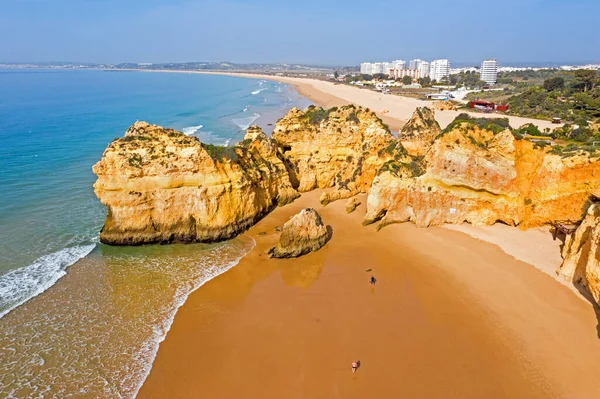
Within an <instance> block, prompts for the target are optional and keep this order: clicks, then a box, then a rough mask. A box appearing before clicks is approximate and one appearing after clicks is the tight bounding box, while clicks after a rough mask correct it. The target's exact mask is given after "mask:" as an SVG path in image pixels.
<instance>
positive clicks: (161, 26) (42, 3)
mask: <svg viewBox="0 0 600 399" xmlns="http://www.w3.org/2000/svg"><path fill="white" fill-rule="evenodd" d="M599 15H600V0H489V1H487V2H486V1H485V0H427V1H415V0H410V1H405V0H395V1H387V0H367V1H364V0H345V1H339V0H330V1H327V0H295V1H289V0H254V1H249V0H215V1H206V0H170V1H167V0H0V62H52V61H55V62H58V61H73V62H75V61H76V62H90V63H120V62H153V63H160V62H188V61H229V62H234V63H303V64H314V65H336V66H337V65H358V64H359V63H360V62H363V61H372V62H374V61H386V60H390V61H391V60H396V59H405V60H407V59H413V58H421V59H425V60H430V59H437V58H448V59H450V61H451V62H456V63H468V62H473V63H477V62H480V61H481V60H482V59H485V58H496V59H498V60H499V62H500V64H502V63H503V62H505V63H518V62H575V61H581V62H600V33H599V31H598V26H597V25H598V16H599Z"/></svg>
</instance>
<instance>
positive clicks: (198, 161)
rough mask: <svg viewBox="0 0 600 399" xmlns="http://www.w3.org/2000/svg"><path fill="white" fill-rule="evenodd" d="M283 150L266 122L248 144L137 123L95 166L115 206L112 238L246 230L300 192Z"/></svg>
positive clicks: (201, 236)
mask: <svg viewBox="0 0 600 399" xmlns="http://www.w3.org/2000/svg"><path fill="white" fill-rule="evenodd" d="M282 159H283V157H282V154H281V151H280V150H279V149H278V147H277V146H276V144H275V143H274V142H273V141H272V140H271V139H269V138H268V137H267V136H266V135H265V134H264V133H262V131H260V129H259V128H251V129H249V131H248V134H247V135H246V138H245V140H244V142H243V143H242V145H240V146H237V147H217V146H213V145H205V144H202V143H200V142H199V141H198V140H197V139H196V138H194V137H188V136H186V135H184V134H183V133H180V132H178V131H175V130H172V129H165V128H162V127H160V126H155V125H150V124H148V123H145V122H136V123H135V124H134V125H132V126H131V127H130V128H129V129H128V130H127V132H126V133H125V136H124V137H122V138H119V139H116V140H114V141H113V142H112V143H111V144H110V145H109V146H108V148H107V149H106V150H105V151H104V154H103V157H102V159H101V160H100V161H99V162H98V163H97V164H96V165H94V167H93V171H94V173H95V174H96V175H97V176H98V180H97V181H96V183H95V184H94V191H95V193H96V195H97V196H98V198H99V199H100V201H101V202H102V203H103V204H104V205H106V207H107V208H108V215H107V217H106V221H105V223H104V227H103V228H102V232H101V234H100V240H101V241H102V242H104V243H108V244H116V245H137V244H146V243H171V242H211V241H218V240H224V239H228V238H231V237H234V236H235V235H237V234H239V233H240V232H242V231H244V230H245V229H247V228H248V227H250V226H252V225H253V224H254V223H255V222H256V221H257V220H258V219H260V218H261V217H262V216H264V215H265V214H266V213H268V212H269V211H270V210H272V209H273V208H274V207H275V206H277V205H283V204H286V203H289V202H291V201H293V200H294V198H296V197H297V196H298V193H297V191H296V190H295V189H294V188H293V186H292V183H291V182H290V179H289V174H288V169H287V167H286V165H285V164H284V162H283V161H282Z"/></svg>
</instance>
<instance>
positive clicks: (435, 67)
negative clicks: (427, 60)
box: [429, 60, 450, 82]
mask: <svg viewBox="0 0 600 399" xmlns="http://www.w3.org/2000/svg"><path fill="white" fill-rule="evenodd" d="M449 76H450V61H448V60H435V61H431V65H430V67H429V77H430V78H431V80H435V81H436V82H441V81H442V80H443V79H444V78H448V77H449Z"/></svg>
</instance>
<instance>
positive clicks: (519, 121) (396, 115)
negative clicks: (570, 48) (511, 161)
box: [193, 71, 560, 133]
mask: <svg viewBox="0 0 600 399" xmlns="http://www.w3.org/2000/svg"><path fill="white" fill-rule="evenodd" d="M193 72H194V73H202V74H218V75H230V76H238V77H245V78H254V79H269V80H275V81H279V82H283V83H287V84H291V85H293V86H295V87H296V89H297V90H298V92H299V93H300V94H302V95H303V96H305V97H307V98H309V99H311V100H312V101H314V102H315V104H318V105H321V106H323V107H333V106H340V105H345V104H351V103H352V104H356V105H361V106H363V107H366V108H369V109H371V110H373V111H375V112H376V113H377V115H378V116H379V117H380V118H382V119H383V121H384V122H385V123H387V124H388V125H389V126H390V129H391V130H392V131H394V133H397V131H398V130H399V129H401V128H402V126H403V125H404V124H405V123H406V121H408V120H409V119H410V117H411V115H412V114H413V112H414V111H415V109H416V108H417V107H425V106H431V102H430V101H422V100H419V99H415V98H410V97H403V96H397V95H393V94H383V93H380V92H377V91H373V90H369V89H362V88H360V87H355V86H350V85H347V84H341V83H334V82H330V81H325V80H318V79H310V78H292V77H286V76H274V75H261V74H252V73H229V72H203V71H193ZM384 111H388V112H384ZM464 112H465V110H458V111H436V116H435V117H436V119H437V121H438V123H439V124H440V126H441V127H442V129H443V128H445V127H446V126H448V124H450V122H452V121H453V120H454V119H455V118H456V117H457V116H458V115H459V114H460V113H464ZM467 113H468V114H469V115H471V116H473V117H476V118H481V117H488V118H508V119H509V122H510V125H511V126H512V127H513V128H518V127H521V126H523V125H524V124H527V123H533V124H534V125H536V126H538V128H539V129H540V130H544V129H545V128H549V129H552V130H554V129H555V128H556V127H558V126H560V125H556V124H552V122H550V121H545V120H541V119H533V118H522V117H518V116H510V115H503V114H483V113H478V112H467Z"/></svg>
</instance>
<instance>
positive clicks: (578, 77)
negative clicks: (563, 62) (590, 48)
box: [573, 69, 598, 93]
mask: <svg viewBox="0 0 600 399" xmlns="http://www.w3.org/2000/svg"><path fill="white" fill-rule="evenodd" d="M597 77H598V71H594V70H589V69H578V70H576V71H575V84H574V86H573V87H574V88H576V89H577V90H579V91H583V92H584V93H585V92H586V91H588V90H593V89H594V85H595V84H596V79H597Z"/></svg>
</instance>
